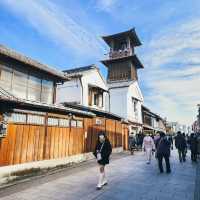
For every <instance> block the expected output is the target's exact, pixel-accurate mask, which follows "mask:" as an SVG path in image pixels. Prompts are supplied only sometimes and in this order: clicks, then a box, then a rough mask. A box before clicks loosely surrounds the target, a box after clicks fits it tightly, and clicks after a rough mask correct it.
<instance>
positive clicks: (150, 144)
mask: <svg viewBox="0 0 200 200" xmlns="http://www.w3.org/2000/svg"><path fill="white" fill-rule="evenodd" d="M142 149H143V151H145V154H146V158H147V164H150V163H151V156H152V151H153V150H155V143H154V141H153V138H152V137H151V136H150V135H149V134H148V135H146V136H145V137H144V139H143V144H142Z"/></svg>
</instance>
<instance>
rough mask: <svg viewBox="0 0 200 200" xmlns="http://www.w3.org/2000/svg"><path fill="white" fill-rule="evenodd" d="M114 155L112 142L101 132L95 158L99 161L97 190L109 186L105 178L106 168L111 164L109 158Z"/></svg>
mask: <svg viewBox="0 0 200 200" xmlns="http://www.w3.org/2000/svg"><path fill="white" fill-rule="evenodd" d="M111 153H112V146H111V144H110V141H109V140H108V138H107V137H106V134H105V132H100V133H99V134H98V140H97V143H96V147H95V151H94V156H95V157H96V159H97V163H98V164H99V170H100V174H99V181H98V184H97V187H96V188H97V190H100V189H102V187H103V186H104V185H107V180H106V176H105V166H106V165H107V164H109V158H110V155H111Z"/></svg>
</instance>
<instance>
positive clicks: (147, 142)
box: [142, 135, 155, 149]
mask: <svg viewBox="0 0 200 200" xmlns="http://www.w3.org/2000/svg"><path fill="white" fill-rule="evenodd" d="M142 148H143V149H155V143H154V141H153V139H152V137H151V136H148V135H147V136H145V137H144V139H143V144H142Z"/></svg>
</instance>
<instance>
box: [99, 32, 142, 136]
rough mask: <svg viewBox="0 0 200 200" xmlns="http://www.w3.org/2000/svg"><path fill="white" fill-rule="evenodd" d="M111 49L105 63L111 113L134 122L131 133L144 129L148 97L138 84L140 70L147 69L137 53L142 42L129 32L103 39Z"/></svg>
mask: <svg viewBox="0 0 200 200" xmlns="http://www.w3.org/2000/svg"><path fill="white" fill-rule="evenodd" d="M103 40H104V41H105V42H106V43H107V45H108V46H109V49H110V50H109V53H108V57H107V58H106V59H105V60H102V61H101V62H102V63H103V64H104V65H105V66H106V67H107V68H108V75H107V86H108V94H109V95H108V100H107V102H108V105H107V107H106V108H107V110H108V111H109V112H111V113H114V114H117V115H119V116H121V117H123V118H124V119H126V120H128V122H130V124H131V125H130V128H131V130H133V129H134V131H135V132H139V131H141V130H142V111H141V110H142V109H141V106H142V104H143V101H144V98H143V95H142V92H141V90H140V87H139V83H138V74H137V70H138V69H141V68H144V67H143V65H142V63H141V62H140V60H139V59H138V57H137V56H136V54H135V48H136V47H138V46H141V45H142V44H141V42H140V40H139V38H138V36H137V34H136V32H135V29H134V28H133V29H130V30H128V31H125V32H121V33H117V34H113V35H108V36H103Z"/></svg>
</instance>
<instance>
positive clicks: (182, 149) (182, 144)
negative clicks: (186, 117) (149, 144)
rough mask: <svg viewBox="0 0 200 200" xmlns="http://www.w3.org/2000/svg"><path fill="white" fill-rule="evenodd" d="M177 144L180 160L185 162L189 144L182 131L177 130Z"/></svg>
mask: <svg viewBox="0 0 200 200" xmlns="http://www.w3.org/2000/svg"><path fill="white" fill-rule="evenodd" d="M175 146H176V148H177V149H178V155H179V161H180V162H185V161H186V150H187V144H186V140H185V137H184V136H183V135H182V134H181V132H180V131H178V132H177V136H176V137H175Z"/></svg>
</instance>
